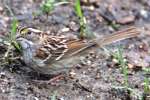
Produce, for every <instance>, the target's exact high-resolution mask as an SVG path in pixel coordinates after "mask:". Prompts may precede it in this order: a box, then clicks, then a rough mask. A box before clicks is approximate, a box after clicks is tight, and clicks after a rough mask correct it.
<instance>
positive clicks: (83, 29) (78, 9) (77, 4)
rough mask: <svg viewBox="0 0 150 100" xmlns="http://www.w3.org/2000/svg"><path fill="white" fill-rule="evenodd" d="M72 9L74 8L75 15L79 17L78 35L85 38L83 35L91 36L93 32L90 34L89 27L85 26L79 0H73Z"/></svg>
mask: <svg viewBox="0 0 150 100" xmlns="http://www.w3.org/2000/svg"><path fill="white" fill-rule="evenodd" d="M74 9H75V13H76V15H77V16H78V18H79V24H80V34H79V37H80V38H85V37H86V38H91V37H93V34H91V32H90V31H89V28H88V26H87V23H86V18H85V16H84V15H83V11H82V9H81V4H80V0H76V1H75V6H74Z"/></svg>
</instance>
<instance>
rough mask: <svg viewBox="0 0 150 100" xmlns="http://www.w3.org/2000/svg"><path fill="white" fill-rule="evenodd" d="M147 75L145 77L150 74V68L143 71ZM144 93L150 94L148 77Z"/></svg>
mask: <svg viewBox="0 0 150 100" xmlns="http://www.w3.org/2000/svg"><path fill="white" fill-rule="evenodd" d="M142 70H143V71H144V73H145V75H147V74H149V73H150V68H143V69H142ZM144 93H146V94H147V93H150V78H149V77H148V76H145V79H144Z"/></svg>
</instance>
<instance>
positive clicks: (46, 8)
mask: <svg viewBox="0 0 150 100" xmlns="http://www.w3.org/2000/svg"><path fill="white" fill-rule="evenodd" d="M54 4H55V0H46V1H44V3H43V5H42V7H41V10H42V12H43V13H46V14H48V13H49V12H51V11H52V10H54Z"/></svg>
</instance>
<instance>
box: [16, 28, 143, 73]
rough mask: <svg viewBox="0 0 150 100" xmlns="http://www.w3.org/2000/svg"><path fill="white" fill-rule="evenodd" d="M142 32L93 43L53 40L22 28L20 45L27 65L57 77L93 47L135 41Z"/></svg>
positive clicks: (123, 33) (131, 31)
mask: <svg viewBox="0 0 150 100" xmlns="http://www.w3.org/2000/svg"><path fill="white" fill-rule="evenodd" d="M139 33H140V32H139V31H138V29H137V28H136V27H130V28H127V29H125V30H122V31H118V32H116V33H114V34H111V35H108V36H106V37H104V38H97V39H93V40H90V41H85V40H80V39H74V38H68V37H65V36H64V35H58V36H52V35H48V34H47V33H45V32H42V31H40V30H37V29H33V28H28V27H22V28H18V32H17V41H18V43H19V44H20V45H21V47H22V54H23V59H24V62H25V63H26V64H27V65H28V66H30V67H31V68H33V69H34V70H35V71H37V72H39V73H43V74H57V73H59V72H63V71H66V69H69V68H70V67H72V66H73V65H72V64H73V63H76V61H77V60H80V58H79V57H80V55H79V54H80V53H81V52H82V51H85V50H87V49H89V48H91V47H93V46H99V47H102V46H104V45H107V44H110V43H113V42H116V41H120V40H123V39H126V38H131V37H135V36H137V35H138V34H139Z"/></svg>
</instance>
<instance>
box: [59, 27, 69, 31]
mask: <svg viewBox="0 0 150 100" xmlns="http://www.w3.org/2000/svg"><path fill="white" fill-rule="evenodd" d="M69 30H70V29H69V28H67V27H65V28H63V29H62V30H61V32H68V31H69Z"/></svg>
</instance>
